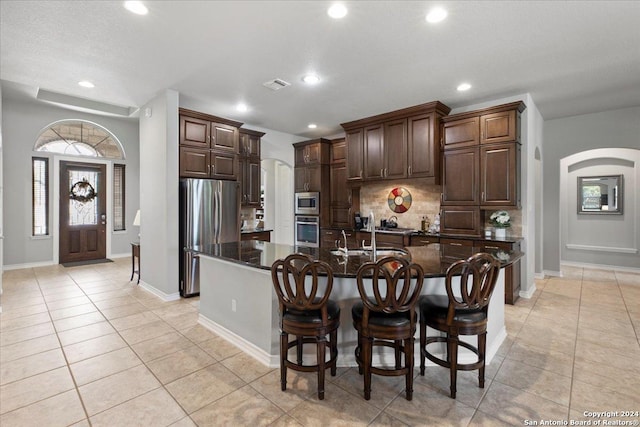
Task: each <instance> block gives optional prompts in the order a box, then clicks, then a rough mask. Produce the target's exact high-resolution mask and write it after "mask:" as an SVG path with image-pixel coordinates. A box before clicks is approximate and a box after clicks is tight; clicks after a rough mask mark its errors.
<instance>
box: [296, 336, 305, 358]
mask: <svg viewBox="0 0 640 427" xmlns="http://www.w3.org/2000/svg"><path fill="white" fill-rule="evenodd" d="M302 339H303V337H302V336H300V335H298V336H297V337H296V341H297V342H298V345H296V355H297V358H298V365H302Z"/></svg>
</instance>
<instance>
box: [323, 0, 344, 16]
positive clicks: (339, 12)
mask: <svg viewBox="0 0 640 427" xmlns="http://www.w3.org/2000/svg"><path fill="white" fill-rule="evenodd" d="M327 14H328V15H329V16H330V17H332V18H334V19H340V18H344V17H345V16H347V8H346V7H345V5H343V4H342V3H336V4H334V5H333V6H331V7H330V8H329V10H327Z"/></svg>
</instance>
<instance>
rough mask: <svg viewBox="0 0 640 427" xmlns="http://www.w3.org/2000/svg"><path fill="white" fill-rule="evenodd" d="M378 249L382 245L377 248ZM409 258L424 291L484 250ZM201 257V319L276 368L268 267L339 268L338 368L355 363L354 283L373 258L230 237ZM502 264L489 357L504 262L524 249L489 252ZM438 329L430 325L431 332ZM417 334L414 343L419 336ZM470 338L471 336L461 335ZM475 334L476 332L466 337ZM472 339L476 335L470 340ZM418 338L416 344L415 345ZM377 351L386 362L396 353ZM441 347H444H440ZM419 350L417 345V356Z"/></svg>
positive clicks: (495, 340) (426, 249) (413, 250)
mask: <svg viewBox="0 0 640 427" xmlns="http://www.w3.org/2000/svg"><path fill="white" fill-rule="evenodd" d="M379 249H380V248H379ZM405 250H406V251H407V253H408V257H410V259H411V261H412V262H415V263H417V264H419V265H420V266H422V268H423V269H424V272H425V280H424V284H423V288H422V294H443V295H444V294H446V290H445V285H444V282H445V279H444V276H445V272H446V270H447V268H448V266H449V265H451V264H452V263H453V262H455V261H457V260H459V259H465V258H467V257H469V256H471V255H472V254H474V253H477V252H480V250H479V249H477V248H474V247H470V246H467V247H451V246H444V245H443V246H441V245H439V244H432V245H428V246H416V247H407V248H405ZM195 251H196V252H197V253H198V256H200V259H201V260H200V317H199V323H200V324H201V325H203V326H204V327H206V328H208V329H210V330H213V331H214V332H216V333H218V334H219V335H221V336H223V337H224V338H226V339H227V340H229V341H231V342H232V343H233V344H235V345H236V346H238V347H240V348H241V349H242V350H244V351H245V352H246V353H248V354H250V355H251V356H253V357H255V358H256V359H258V360H260V361H261V362H262V363H264V364H265V365H268V366H271V367H277V366H279V336H280V333H279V329H278V321H279V314H278V299H277V297H276V295H275V292H274V290H273V284H272V281H271V265H272V264H273V262H274V261H276V260H277V259H280V258H285V257H286V256H287V255H290V254H292V253H296V252H297V253H305V254H308V255H310V256H311V257H313V258H314V259H319V260H322V261H325V262H327V263H328V264H329V266H330V267H331V268H332V270H333V272H334V284H333V290H332V293H331V298H332V299H334V300H336V301H337V302H338V304H339V305H340V308H341V319H340V328H339V330H338V366H356V362H355V358H354V349H355V347H356V339H357V334H356V331H355V329H354V328H353V325H352V320H351V306H352V305H353V304H354V303H355V302H356V301H359V299H360V296H359V294H358V289H357V285H356V279H355V277H356V273H357V271H358V268H359V267H360V266H361V265H362V264H363V263H365V262H367V261H369V260H370V257H369V256H365V255H356V256H349V257H344V256H342V255H336V254H335V252H333V251H331V250H329V249H323V248H309V247H301V246H290V245H282V244H276V243H269V242H255V241H245V242H232V243H222V244H217V245H210V246H207V247H201V248H196V249H195ZM485 252H489V253H491V254H492V255H493V256H494V257H495V258H496V259H498V260H499V261H500V262H501V267H503V268H501V271H500V275H499V277H498V283H497V285H496V288H495V290H494V292H493V295H492V297H491V303H490V305H489V323H488V327H487V354H486V360H487V363H490V362H491V359H492V358H493V356H494V355H495V353H496V352H497V350H498V348H499V347H500V344H502V342H503V341H504V339H505V337H506V330H505V327H504V296H503V295H504V274H503V270H504V267H507V266H508V265H511V263H513V262H515V261H517V260H518V259H520V257H522V255H523V254H522V253H520V252H509V251H502V250H485ZM433 333H434V331H432V330H429V334H433ZM417 338H418V337H417V336H416V342H417V341H418V340H417ZM464 338H465V339H466V338H468V337H464ZM469 339H470V340H475V337H471V338H469ZM472 342H473V341H472ZM417 345H418V344H417V343H416V346H417ZM307 347H308V350H309V357H311V358H315V347H314V346H311V345H309V346H307ZM380 350H381V353H378V354H374V358H376V359H380V360H377V361H376V363H383V364H384V363H386V362H387V360H391V359H392V358H393V355H392V354H386V353H382V351H383V350H382V349H380ZM306 351H307V349H306V348H305V354H306ZM442 351H444V347H442ZM473 357H474V355H473V354H472V353H466V352H461V353H460V358H459V360H460V362H461V363H464V362H467V361H471V360H472V359H473ZM418 358H419V352H418V351H416V360H418Z"/></svg>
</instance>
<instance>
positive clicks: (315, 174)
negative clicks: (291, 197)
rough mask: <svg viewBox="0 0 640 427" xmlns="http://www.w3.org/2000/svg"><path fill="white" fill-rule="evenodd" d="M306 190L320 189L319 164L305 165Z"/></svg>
mask: <svg viewBox="0 0 640 427" xmlns="http://www.w3.org/2000/svg"><path fill="white" fill-rule="evenodd" d="M305 169H306V170H307V182H308V183H309V185H308V186H307V187H308V190H307V191H322V167H321V166H320V165H313V166H307V167H306V168H305Z"/></svg>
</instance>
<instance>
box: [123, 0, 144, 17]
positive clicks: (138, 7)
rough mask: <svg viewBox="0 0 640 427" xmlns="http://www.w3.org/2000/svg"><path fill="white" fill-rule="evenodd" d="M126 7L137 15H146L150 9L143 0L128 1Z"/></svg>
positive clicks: (125, 3)
mask: <svg viewBox="0 0 640 427" xmlns="http://www.w3.org/2000/svg"><path fill="white" fill-rule="evenodd" d="M124 7H125V9H127V10H128V11H129V12H133V13H135V14H136V15H146V14H147V13H149V9H147V6H145V5H144V4H143V3H142V2H141V1H126V2H124Z"/></svg>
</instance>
